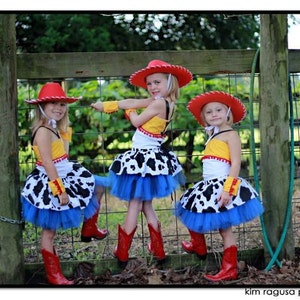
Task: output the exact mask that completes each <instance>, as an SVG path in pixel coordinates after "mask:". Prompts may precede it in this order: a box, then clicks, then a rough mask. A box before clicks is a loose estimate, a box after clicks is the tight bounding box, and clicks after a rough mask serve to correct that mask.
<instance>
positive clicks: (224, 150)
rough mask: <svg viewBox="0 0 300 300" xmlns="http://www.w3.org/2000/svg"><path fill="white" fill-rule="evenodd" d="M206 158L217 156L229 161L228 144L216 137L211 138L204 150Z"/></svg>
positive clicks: (204, 157)
mask: <svg viewBox="0 0 300 300" xmlns="http://www.w3.org/2000/svg"><path fill="white" fill-rule="evenodd" d="M206 158H217V159H218V158H219V159H224V160H226V161H228V162H230V161H231V160H230V152H229V147H228V144H227V143H226V142H224V141H221V140H218V139H212V140H210V141H209V142H208V144H207V145H206V147H205V150H204V156H203V157H202V159H206Z"/></svg>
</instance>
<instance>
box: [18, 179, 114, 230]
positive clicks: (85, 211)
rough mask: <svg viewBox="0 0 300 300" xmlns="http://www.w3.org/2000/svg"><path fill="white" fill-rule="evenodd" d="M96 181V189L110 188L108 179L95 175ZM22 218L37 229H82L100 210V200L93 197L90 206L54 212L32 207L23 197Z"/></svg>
mask: <svg viewBox="0 0 300 300" xmlns="http://www.w3.org/2000/svg"><path fill="white" fill-rule="evenodd" d="M93 177H94V179H95V187H96V188H97V187H99V186H101V187H108V186H109V179H108V177H102V176H98V175H93ZM21 204H22V216H23V219H24V220H25V221H27V222H30V223H32V224H33V225H35V226H37V227H41V228H44V229H49V230H55V231H56V230H58V229H69V228H78V227H80V225H81V223H82V222H83V220H87V219H90V218H91V217H92V216H94V215H95V213H97V212H98V210H99V209H100V204H99V201H98V199H97V198H96V197H95V195H93V196H92V197H91V199H90V201H89V202H88V204H87V205H86V206H85V207H83V206H77V207H72V206H71V207H69V208H68V209H65V210H60V211H58V210H52V209H45V208H39V207H37V206H35V205H32V204H31V202H30V201H29V200H28V199H26V198H25V197H24V196H21Z"/></svg>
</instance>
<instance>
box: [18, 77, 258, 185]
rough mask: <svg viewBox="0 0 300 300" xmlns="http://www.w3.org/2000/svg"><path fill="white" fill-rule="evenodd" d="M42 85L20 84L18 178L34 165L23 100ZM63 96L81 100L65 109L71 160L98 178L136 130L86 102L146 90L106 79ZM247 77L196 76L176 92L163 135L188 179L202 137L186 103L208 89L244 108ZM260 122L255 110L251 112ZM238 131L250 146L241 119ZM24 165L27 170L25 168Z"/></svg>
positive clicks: (74, 85)
mask: <svg viewBox="0 0 300 300" xmlns="http://www.w3.org/2000/svg"><path fill="white" fill-rule="evenodd" d="M41 86H42V84H37V83H36V84H33V85H29V84H25V83H23V82H22V83H21V82H20V83H19V87H18V96H19V133H20V134H19V135H20V136H19V139H20V163H21V174H22V176H21V177H22V180H23V179H24V177H25V176H26V174H28V173H29V170H30V168H32V165H30V163H32V162H33V161H34V158H33V153H32V151H31V148H30V136H31V131H30V125H31V121H32V116H33V112H34V111H33V107H32V106H31V105H28V104H26V103H25V102H24V100H25V99H28V98H31V99H32V98H35V97H37V94H38V91H39V90H40V88H41ZM66 86H67V87H68V91H67V94H68V95H69V96H73V97H82V98H81V99H80V100H79V101H77V102H75V103H73V104H70V105H69V117H70V121H71V126H72V128H73V137H72V143H71V147H70V159H72V160H78V161H80V162H81V163H83V164H84V165H85V166H86V167H87V168H89V169H90V170H91V171H93V172H94V173H96V174H104V173H107V171H108V167H109V165H110V164H111V161H112V160H113V159H114V157H115V155H117V154H118V153H120V152H124V151H125V150H127V149H129V148H130V147H131V139H132V135H133V132H134V128H133V126H132V125H131V123H130V122H129V121H128V120H126V119H125V117H124V112H123V111H122V110H119V111H118V112H117V113H113V114H104V113H100V112H97V111H95V110H94V109H92V108H91V107H90V104H91V103H93V102H97V101H99V100H100V99H101V101H111V100H121V99H124V98H134V97H136V98H140V97H147V96H148V94H147V92H146V91H145V90H144V89H133V88H132V87H130V86H129V85H128V81H127V79H125V80H124V79H122V78H115V79H111V80H108V81H105V80H90V81H67V82H66ZM248 86H249V79H248V78H246V77H245V76H240V77H239V76H235V77H233V78H230V77H228V76H225V75H221V76H217V75H216V76H214V77H213V76H211V77H197V78H195V79H194V80H193V81H192V82H191V83H190V84H188V85H187V86H185V87H183V88H182V89H181V91H180V99H179V100H178V102H177V106H176V111H175V113H174V115H173V121H172V123H171V124H170V126H169V128H168V131H167V139H166V146H167V147H169V148H170V149H172V150H173V151H174V152H175V153H176V154H177V155H178V157H179V160H180V162H181V163H182V165H183V167H184V169H185V172H186V174H188V176H190V177H191V178H192V177H193V176H194V175H193V174H194V173H197V174H199V172H201V168H202V164H201V161H200V159H199V156H200V155H201V154H202V153H203V150H204V143H205V140H206V136H205V133H204V130H203V128H202V127H201V126H200V125H199V124H198V123H197V122H196V120H195V118H194V117H193V116H192V114H191V113H190V112H189V111H188V110H187V108H186V106H187V103H188V102H189V101H190V99H192V98H193V97H194V96H196V95H198V94H200V93H203V92H206V91H210V90H222V91H228V92H230V93H232V94H234V95H236V96H238V97H239V98H240V99H242V101H243V102H244V103H245V105H246V106H248V100H249V91H248V89H249V88H248ZM254 114H255V116H256V118H258V115H257V114H258V107H257V106H256V110H255V111H254ZM237 129H238V130H239V131H240V132H241V133H242V134H241V138H242V142H243V144H244V145H248V147H249V137H250V130H249V129H250V124H249V120H248V119H246V120H245V121H243V127H239V126H238V127H237ZM28 166H30V167H29V168H28Z"/></svg>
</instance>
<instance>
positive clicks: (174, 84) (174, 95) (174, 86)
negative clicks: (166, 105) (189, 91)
mask: <svg viewBox="0 0 300 300" xmlns="http://www.w3.org/2000/svg"><path fill="white" fill-rule="evenodd" d="M166 75H167V78H168V77H169V74H166ZM170 75H171V80H170V86H169V90H168V97H169V98H170V100H171V102H176V101H177V100H178V98H179V95H180V93H179V91H180V89H179V84H178V80H177V77H176V76H174V75H172V74H170Z"/></svg>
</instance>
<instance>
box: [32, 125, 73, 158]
mask: <svg viewBox="0 0 300 300" xmlns="http://www.w3.org/2000/svg"><path fill="white" fill-rule="evenodd" d="M59 134H60V136H61V138H62V139H57V140H55V141H54V142H52V144H51V156H52V160H56V159H58V158H61V157H64V156H66V155H67V153H66V150H65V147H64V142H63V140H65V141H68V142H70V141H71V139H72V128H71V127H68V130H67V132H59ZM32 149H33V152H34V154H35V156H36V158H37V161H38V162H39V163H42V158H41V154H40V151H39V148H38V146H32Z"/></svg>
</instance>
